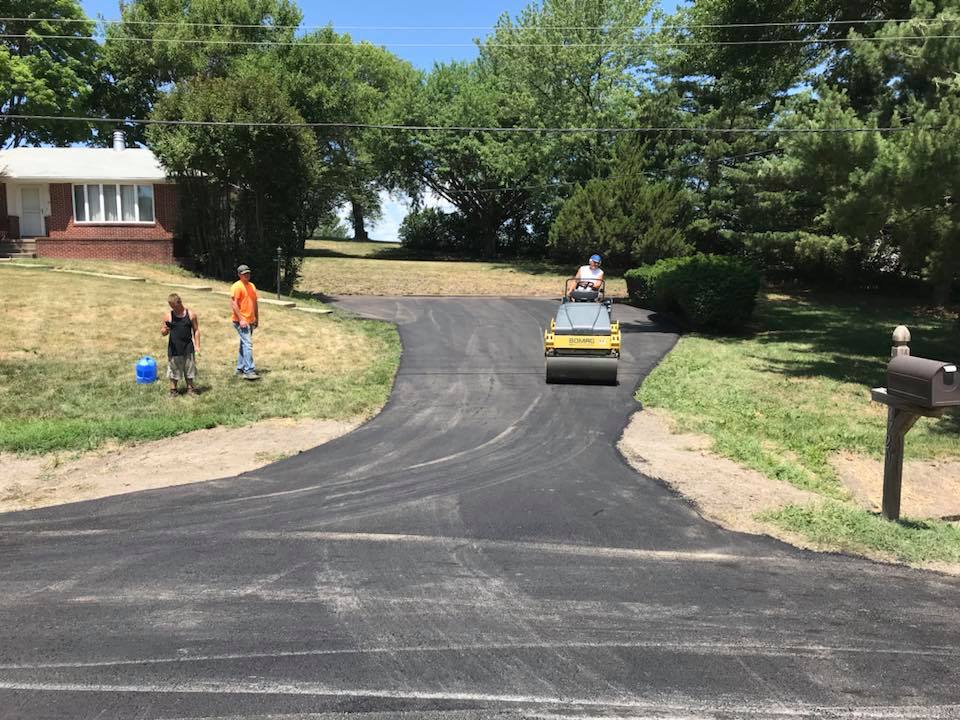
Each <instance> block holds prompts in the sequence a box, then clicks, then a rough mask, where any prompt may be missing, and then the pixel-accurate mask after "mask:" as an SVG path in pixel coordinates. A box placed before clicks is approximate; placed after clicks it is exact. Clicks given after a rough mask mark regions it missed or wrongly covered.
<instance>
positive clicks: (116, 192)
mask: <svg viewBox="0 0 960 720" xmlns="http://www.w3.org/2000/svg"><path fill="white" fill-rule="evenodd" d="M73 217H74V220H75V221H76V222H78V223H125V224H129V223H152V222H153V221H154V218H155V213H154V205H153V185H115V184H106V185H100V184H96V185H94V184H92V183H88V184H85V185H74V186H73Z"/></svg>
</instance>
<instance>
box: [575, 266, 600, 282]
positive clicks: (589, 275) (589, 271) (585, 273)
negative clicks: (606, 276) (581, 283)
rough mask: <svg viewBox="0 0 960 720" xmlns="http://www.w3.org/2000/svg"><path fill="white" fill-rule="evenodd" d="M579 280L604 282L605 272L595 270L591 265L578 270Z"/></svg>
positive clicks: (598, 269)
mask: <svg viewBox="0 0 960 720" xmlns="http://www.w3.org/2000/svg"><path fill="white" fill-rule="evenodd" d="M577 278H578V279H580V280H603V270H601V269H600V268H597V269H596V270H594V269H593V268H592V267H590V266H589V265H584V266H583V267H581V268H580V269H579V270H577Z"/></svg>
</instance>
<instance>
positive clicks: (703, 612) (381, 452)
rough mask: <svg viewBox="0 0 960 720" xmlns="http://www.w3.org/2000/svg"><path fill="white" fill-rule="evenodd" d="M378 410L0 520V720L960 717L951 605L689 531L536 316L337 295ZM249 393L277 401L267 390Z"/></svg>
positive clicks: (511, 308) (611, 402) (821, 562)
mask: <svg viewBox="0 0 960 720" xmlns="http://www.w3.org/2000/svg"><path fill="white" fill-rule="evenodd" d="M344 305H346V306H347V307H349V308H351V309H353V310H355V311H357V312H360V313H363V314H366V315H368V316H373V317H379V318H382V319H384V320H389V321H392V322H396V323H398V324H399V326H400V332H401V336H402V340H403V346H404V354H403V360H402V363H401V367H400V371H399V374H398V377H397V381H396V387H395V389H394V392H393V395H392V398H391V400H390V402H389V404H388V405H387V407H386V408H385V409H384V411H383V412H382V413H381V414H380V415H378V416H377V417H376V418H374V419H373V420H372V421H371V422H369V423H368V424H366V425H365V426H363V427H362V428H360V429H358V430H357V431H355V432H353V433H351V434H350V435H347V436H345V437H342V438H339V439H337V440H335V441H333V442H331V443H328V444H327V445H325V446H322V447H320V448H317V449H315V450H312V451H309V452H306V453H303V454H301V455H299V456H297V457H295V458H291V459H289V460H287V461H284V462H281V463H277V464H275V465H271V466H269V467H266V468H263V469H261V470H258V471H256V472H254V473H250V474H247V475H242V476H240V477H237V478H229V479H224V480H218V481H214V482H209V483H200V484H196V485H188V486H181V487H176V488H169V489H165V490H158V491H150V492H141V493H135V494H131V495H126V496H120V497H115V498H110V499H104V500H100V501H92V502H85V503H77V504H74V505H67V506H62V507H57V508H49V509H45V510H38V511H33V512H24V513H15V514H7V515H2V516H0V718H4V719H6V718H30V719H31V720H34V719H36V718H48V717H49V718H88V717H89V718H93V717H98V718H99V717H105V718H114V717H115V718H133V717H136V718H198V717H231V718H234V717H235V718H241V717H242V718H266V717H313V718H325V717H341V714H342V713H354V714H356V715H355V716H359V717H367V718H371V719H372V718H384V719H386V718H398V717H404V718H420V717H422V718H443V719H444V720H453V719H455V718H456V719H462V720H474V719H476V718H489V717H506V718H513V717H607V718H610V717H612V718H620V717H651V718H667V717H670V718H677V717H683V718H740V717H748V718H768V717H786V718H796V717H810V718H819V717H865V718H913V717H924V718H926V717H930V718H957V717H960V612H958V610H960V599H958V598H960V582H958V580H957V579H955V578H951V577H946V576H940V575H937V574H934V573H925V572H919V571H912V570H908V569H904V568H899V567H892V566H885V565H880V564H875V563H870V562H866V561H862V560H857V559H851V558H846V557H842V556H829V555H816V554H812V553H805V552H801V551H797V550H794V549H792V548H789V547H786V546H783V545H781V544H779V543H776V542H774V541H771V540H767V539H764V538H758V537H754V536H747V535H739V534H735V533H730V532H726V531H723V530H720V529H718V528H716V527H715V526H713V525H711V524H710V523H708V522H705V521H704V520H702V519H701V518H700V517H699V516H698V515H697V514H696V513H695V512H694V511H693V510H692V509H691V508H690V507H689V506H688V505H687V504H686V503H685V502H684V501H683V500H682V499H680V498H678V497H676V496H674V495H672V494H671V493H669V492H668V491H666V490H665V489H664V488H662V487H661V486H660V485H658V484H657V483H655V482H653V481H651V480H648V479H646V478H644V477H642V476H640V475H637V474H636V473H635V472H633V471H632V470H631V469H630V468H629V467H628V466H627V465H626V464H625V463H624V462H623V460H622V458H621V457H620V456H619V455H618V453H617V451H616V449H615V444H616V442H617V440H618V438H619V436H620V434H621V432H622V429H623V427H624V425H625V423H626V421H627V419H628V417H629V415H630V414H631V413H632V412H634V411H636V410H637V409H638V408H637V406H636V404H635V402H634V400H633V388H634V386H635V385H636V384H637V383H638V382H639V381H640V380H641V379H642V378H643V377H644V376H645V375H646V373H648V372H649V371H650V369H651V368H652V367H653V366H654V365H655V364H656V363H657V362H658V361H659V360H660V359H661V358H662V356H663V355H664V354H665V353H666V352H667V351H668V350H669V348H670V347H671V346H672V344H673V342H674V341H675V337H674V336H673V335H671V334H669V333H667V332H664V331H663V330H662V328H660V327H658V326H657V325H656V324H655V323H653V322H651V320H650V318H649V317H648V316H647V315H646V314H645V313H643V312H640V311H637V310H633V309H630V308H627V307H617V308H616V313H617V315H618V317H619V319H620V320H621V322H622V323H623V329H624V333H625V334H624V357H623V360H622V361H621V368H620V379H621V384H620V386H619V387H600V386H595V387H584V386H576V385H557V386H553V385H546V384H545V383H544V380H543V357H542V349H541V335H540V334H541V328H542V326H543V325H544V324H545V323H546V322H547V321H548V319H549V317H550V314H551V313H552V312H553V310H554V308H555V305H554V304H553V303H551V302H548V301H541V300H506V299H504V300H497V299H494V300H467V299H455V298H446V299H406V300H390V299H351V300H349V301H345V302H344ZM264 382H269V377H267V378H266V379H265V380H264Z"/></svg>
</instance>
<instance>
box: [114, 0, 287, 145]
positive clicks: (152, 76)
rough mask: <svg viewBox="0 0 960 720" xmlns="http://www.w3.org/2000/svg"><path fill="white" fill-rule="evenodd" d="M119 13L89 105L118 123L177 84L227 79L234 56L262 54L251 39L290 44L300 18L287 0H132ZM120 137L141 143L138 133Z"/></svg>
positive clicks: (139, 129)
mask: <svg viewBox="0 0 960 720" xmlns="http://www.w3.org/2000/svg"><path fill="white" fill-rule="evenodd" d="M120 14H121V19H122V20H123V22H122V23H120V24H114V25H110V26H108V27H107V29H106V41H105V43H104V46H103V59H102V62H101V63H100V64H99V66H98V69H99V72H100V82H99V83H98V85H97V93H96V98H95V102H96V105H97V107H98V108H100V110H101V112H103V113H105V114H107V115H109V116H111V117H124V118H143V117H147V116H148V115H149V114H150V112H151V110H152V109H153V107H154V105H155V104H156V102H157V101H158V100H159V99H160V98H161V97H163V96H164V95H165V94H166V93H167V92H168V91H169V90H170V89H171V87H175V86H176V84H177V83H179V82H181V81H183V80H190V79H193V78H198V77H200V78H217V77H226V76H227V75H228V74H229V73H230V71H231V66H232V64H233V63H234V62H235V61H236V60H237V59H239V58H242V57H244V56H247V55H251V54H260V53H263V52H264V48H263V47H261V46H258V45H256V43H258V42H269V41H278V42H290V41H291V40H293V37H294V33H295V28H296V27H297V26H298V25H299V24H300V22H301V19H302V15H301V13H300V10H299V9H298V8H297V6H296V5H295V4H294V3H293V2H292V0H131V1H130V2H124V3H121V5H120ZM203 41H209V42H203ZM231 41H237V43H236V44H231ZM127 134H128V136H129V137H131V138H132V139H134V140H142V139H143V138H144V128H143V126H141V125H131V126H129V127H128V128H127ZM104 140H106V138H104Z"/></svg>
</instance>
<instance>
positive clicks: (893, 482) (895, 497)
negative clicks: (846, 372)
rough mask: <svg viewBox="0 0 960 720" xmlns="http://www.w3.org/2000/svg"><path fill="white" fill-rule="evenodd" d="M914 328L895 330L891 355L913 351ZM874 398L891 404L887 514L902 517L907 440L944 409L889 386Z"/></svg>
mask: <svg viewBox="0 0 960 720" xmlns="http://www.w3.org/2000/svg"><path fill="white" fill-rule="evenodd" d="M909 343H910V331H909V330H908V329H907V328H906V327H905V326H903V325H900V326H898V327H897V329H896V330H894V331H893V348H891V351H890V356H891V357H898V356H900V355H909V354H910V346H909ZM870 395H871V397H872V398H873V400H875V401H876V402H880V403H883V404H885V405H886V406H887V440H886V443H885V447H884V454H883V516H884V517H885V518H886V519H887V520H899V519H900V490H901V487H902V484H903V439H904V437H905V436H906V434H907V432H909V430H910V428H912V427H913V425H914V423H916V422H917V420H918V419H919V418H921V417H940V416H941V415H943V413H944V411H945V409H944V408H932V409H931V408H924V407H920V406H918V405H915V404H913V403H911V402H909V401H907V400H903V399H901V398H897V397H894V396H892V395H890V394H889V393H888V392H887V389H886V388H873V390H872V391H871V393H870Z"/></svg>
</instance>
